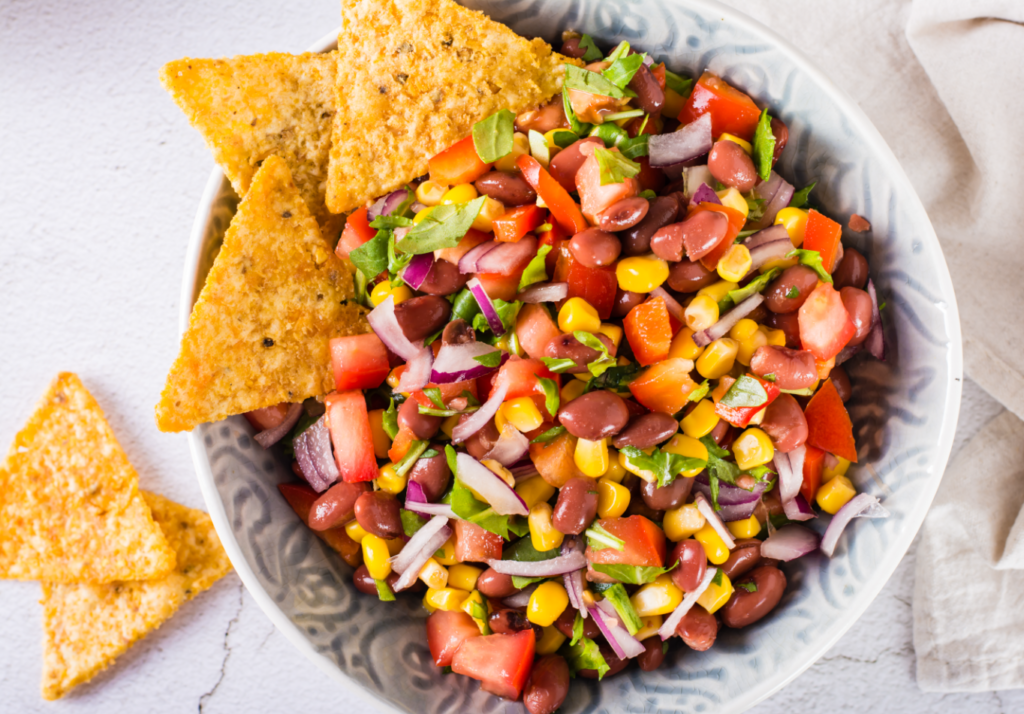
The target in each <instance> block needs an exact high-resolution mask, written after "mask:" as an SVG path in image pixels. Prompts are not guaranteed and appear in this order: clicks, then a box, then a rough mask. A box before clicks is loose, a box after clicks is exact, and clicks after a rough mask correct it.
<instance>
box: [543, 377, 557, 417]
mask: <svg viewBox="0 0 1024 714" xmlns="http://www.w3.org/2000/svg"><path fill="white" fill-rule="evenodd" d="M537 383H538V384H539V385H540V388H541V389H543V390H544V408H545V409H547V410H548V414H550V415H551V416H555V415H556V414H558V407H559V406H560V402H561V399H560V397H559V395H558V384H556V383H555V380H553V379H546V378H544V377H537Z"/></svg>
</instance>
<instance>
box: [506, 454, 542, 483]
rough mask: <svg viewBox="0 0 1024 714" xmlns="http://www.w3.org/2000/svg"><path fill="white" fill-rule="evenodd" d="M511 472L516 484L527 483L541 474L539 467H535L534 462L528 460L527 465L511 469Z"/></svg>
mask: <svg viewBox="0 0 1024 714" xmlns="http://www.w3.org/2000/svg"><path fill="white" fill-rule="evenodd" d="M509 471H511V472H512V476H514V477H515V479H516V483H522V482H523V481H527V480H529V479H531V478H533V477H534V476H537V475H538V474H539V473H540V472H539V471H538V470H537V467H536V466H534V465H533V462H532V461H530V460H529V459H527V462H526V463H525V464H522V465H520V466H512V467H510V468H509Z"/></svg>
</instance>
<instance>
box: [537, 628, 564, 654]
mask: <svg viewBox="0 0 1024 714" xmlns="http://www.w3.org/2000/svg"><path fill="white" fill-rule="evenodd" d="M565 639H566V638H565V635H563V634H562V633H561V632H559V630H558V628H557V627H555V626H553V625H549V626H547V627H545V628H544V629H543V630H541V635H540V639H539V640H537V645H536V648H535V650H534V651H535V652H536V653H537V654H538V655H549V654H554V653H555V652H557V651H558V648H559V647H561V646H562V643H563V642H565Z"/></svg>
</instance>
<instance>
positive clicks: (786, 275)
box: [764, 265, 818, 313]
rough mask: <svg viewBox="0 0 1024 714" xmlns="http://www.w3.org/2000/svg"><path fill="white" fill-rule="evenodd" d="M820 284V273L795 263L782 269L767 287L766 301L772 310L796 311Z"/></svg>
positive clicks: (778, 311) (782, 311)
mask: <svg viewBox="0 0 1024 714" xmlns="http://www.w3.org/2000/svg"><path fill="white" fill-rule="evenodd" d="M817 285H818V274H817V273H815V272H814V271H813V270H811V269H810V268H808V267H807V266H806V265H794V266H793V267H791V268H786V269H785V270H783V271H782V274H781V275H779V277H777V278H775V280H773V281H772V282H771V284H769V285H768V287H767V288H765V291H764V301H765V304H766V305H767V306H768V309H769V310H771V311H772V312H777V313H786V312H795V311H797V310H799V309H800V306H801V305H803V304H804V302H805V301H806V300H807V296H808V295H810V294H811V292H812V291H813V290H814V288H815V287H817Z"/></svg>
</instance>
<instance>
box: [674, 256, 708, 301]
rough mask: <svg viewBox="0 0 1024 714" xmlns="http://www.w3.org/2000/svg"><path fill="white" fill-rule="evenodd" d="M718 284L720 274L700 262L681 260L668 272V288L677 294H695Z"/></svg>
mask: <svg viewBox="0 0 1024 714" xmlns="http://www.w3.org/2000/svg"><path fill="white" fill-rule="evenodd" d="M716 282H718V273H716V272H715V271H714V270H708V269H707V268H705V267H704V266H703V265H701V264H700V263H699V262H696V261H691V260H680V261H679V262H678V263H673V264H672V267H671V268H669V271H668V286H669V287H670V288H672V289H673V290H675V291H676V292H677V293H695V292H697V291H698V290H700V289H701V288H703V287H707V286H708V285H711V284H713V283H716Z"/></svg>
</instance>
